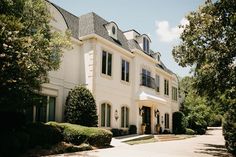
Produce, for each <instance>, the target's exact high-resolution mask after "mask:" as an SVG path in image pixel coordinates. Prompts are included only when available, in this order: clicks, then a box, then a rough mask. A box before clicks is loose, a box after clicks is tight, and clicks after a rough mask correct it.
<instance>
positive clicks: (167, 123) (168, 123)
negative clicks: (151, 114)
mask: <svg viewBox="0 0 236 157" xmlns="http://www.w3.org/2000/svg"><path fill="white" fill-rule="evenodd" d="M169 127H170V117H169V114H168V113H166V114H165V128H166V129H169Z"/></svg>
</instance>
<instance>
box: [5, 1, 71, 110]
mask: <svg viewBox="0 0 236 157" xmlns="http://www.w3.org/2000/svg"><path fill="white" fill-rule="evenodd" d="M50 20H51V17H50V13H49V11H48V10H47V6H46V2H45V1H44V0H37V1H36V0H1V5H0V70H1V72H0V111H3V110H4V111H9V110H10V111H16V110H21V109H22V108H24V107H25V106H26V105H29V104H32V101H35V100H36V99H34V96H35V95H36V94H34V93H37V91H39V90H40V85H41V84H42V83H45V82H48V72H49V71H51V70H56V69H58V68H59V63H60V57H61V55H62V50H61V49H62V48H65V47H68V46H70V41H69V33H65V34H64V35H62V34H60V33H58V32H53V31H52V29H51V27H50V25H49V22H50Z"/></svg>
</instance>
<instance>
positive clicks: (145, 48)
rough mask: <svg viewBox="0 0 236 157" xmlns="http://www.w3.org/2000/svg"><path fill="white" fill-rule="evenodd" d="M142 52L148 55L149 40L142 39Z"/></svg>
mask: <svg viewBox="0 0 236 157" xmlns="http://www.w3.org/2000/svg"><path fill="white" fill-rule="evenodd" d="M143 51H144V52H146V53H148V54H149V40H148V39H147V38H146V37H143Z"/></svg>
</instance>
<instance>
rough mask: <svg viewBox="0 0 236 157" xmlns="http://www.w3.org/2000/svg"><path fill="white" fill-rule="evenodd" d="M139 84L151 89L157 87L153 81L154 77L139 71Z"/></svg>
mask: <svg viewBox="0 0 236 157" xmlns="http://www.w3.org/2000/svg"><path fill="white" fill-rule="evenodd" d="M140 75H141V76H140V78H141V80H140V85H141V86H146V87H149V88H152V89H155V90H156V89H157V85H156V83H155V79H154V78H153V77H151V76H149V75H146V74H143V73H141V74H140Z"/></svg>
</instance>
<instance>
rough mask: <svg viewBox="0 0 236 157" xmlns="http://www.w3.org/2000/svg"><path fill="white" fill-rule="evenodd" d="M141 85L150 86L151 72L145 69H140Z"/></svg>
mask: <svg viewBox="0 0 236 157" xmlns="http://www.w3.org/2000/svg"><path fill="white" fill-rule="evenodd" d="M142 85H143V86H147V87H151V72H150V71H148V70H146V69H142Z"/></svg>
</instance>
